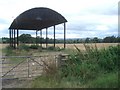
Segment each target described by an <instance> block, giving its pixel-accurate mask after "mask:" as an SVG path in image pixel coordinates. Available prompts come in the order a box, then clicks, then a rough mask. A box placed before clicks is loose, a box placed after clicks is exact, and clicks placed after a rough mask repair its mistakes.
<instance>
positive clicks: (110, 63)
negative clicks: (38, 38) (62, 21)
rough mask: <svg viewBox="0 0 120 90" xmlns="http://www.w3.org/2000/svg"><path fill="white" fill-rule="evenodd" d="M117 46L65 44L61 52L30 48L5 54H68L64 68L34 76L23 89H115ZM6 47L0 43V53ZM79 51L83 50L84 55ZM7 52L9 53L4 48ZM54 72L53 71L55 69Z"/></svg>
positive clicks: (106, 44) (108, 44) (110, 44)
mask: <svg viewBox="0 0 120 90" xmlns="http://www.w3.org/2000/svg"><path fill="white" fill-rule="evenodd" d="M29 45H30V44H29ZM117 45H118V43H96V44H95V43H89V44H87V46H90V47H93V48H94V49H93V48H88V47H87V46H86V45H84V44H66V49H65V50H64V49H61V51H56V50H49V49H48V50H46V49H45V50H43V51H39V50H38V49H36V50H35V49H34V50H33V49H30V50H29V51H27V50H24V49H23V50H19V49H18V50H13V53H12V54H11V53H10V52H9V54H10V55H27V54H29V53H32V55H33V56H34V55H42V54H43V55H46V54H49V55H51V54H55V55H56V54H57V53H60V52H61V53H67V54H69V55H70V57H69V61H68V62H67V63H66V64H67V66H66V67H64V68H63V69H62V68H61V69H60V70H58V71H57V72H55V73H52V74H51V72H46V74H45V75H43V76H40V77H36V78H35V79H34V80H32V81H30V82H29V85H26V83H25V85H26V87H29V88H51V87H52V88H56V87H57V88H59V87H60V88H73V87H74V88H88V87H90V88H91V87H92V88H94V87H95V88H96V87H99V88H103V87H104V88H110V87H111V88H116V87H118V81H117V80H118V74H117V70H118V69H117V61H118V56H119V55H118V52H119V46H117ZM6 46H8V44H0V50H1V51H2V49H3V48H5V47H6ZM45 46H46V45H45V44H43V47H45ZM48 46H53V44H49V45H48ZM63 46H64V45H63V44H56V47H60V48H63ZM109 46H115V47H109ZM103 48H106V49H103ZM98 49H99V50H98ZM82 50H86V51H85V52H86V53H84V51H82ZM3 51H4V50H3ZM7 51H9V50H8V49H7ZM18 51H19V52H18ZM74 51H76V52H74ZM81 51H82V52H81ZM17 53H18V54H17ZM3 55H4V54H3ZM30 55H31V54H30ZM52 66H53V65H52ZM52 66H50V67H52ZM54 69H55V70H57V68H54ZM54 69H53V71H54ZM61 70H62V71H61ZM18 85H19V84H18Z"/></svg>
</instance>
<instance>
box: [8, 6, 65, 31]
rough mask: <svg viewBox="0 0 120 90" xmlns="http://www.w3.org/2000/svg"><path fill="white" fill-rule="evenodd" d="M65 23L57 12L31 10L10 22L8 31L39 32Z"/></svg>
mask: <svg viewBox="0 0 120 90" xmlns="http://www.w3.org/2000/svg"><path fill="white" fill-rule="evenodd" d="M64 22H67V20H66V19H65V18H64V17H63V16H62V15H61V14H59V13H58V12H56V11H54V10H52V9H49V8H44V7H40V8H33V9H29V10H27V11H25V12H23V13H22V14H20V15H19V16H18V17H17V18H16V19H14V21H13V22H12V24H11V26H10V27H9V29H22V30H40V29H43V28H47V27H50V26H53V25H57V24H61V23H64Z"/></svg>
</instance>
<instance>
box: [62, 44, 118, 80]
mask: <svg viewBox="0 0 120 90" xmlns="http://www.w3.org/2000/svg"><path fill="white" fill-rule="evenodd" d="M84 46H85V49H86V51H85V52H83V51H81V50H80V49H78V48H77V47H76V46H75V48H76V50H77V53H75V54H74V53H73V54H71V55H70V57H69V60H68V62H67V66H66V67H64V69H63V70H62V74H63V76H65V77H66V75H67V76H72V77H73V76H74V77H76V78H81V80H82V81H87V80H90V79H94V78H96V76H97V75H98V74H99V73H101V72H113V71H117V69H118V64H117V62H118V52H119V48H120V47H119V46H116V47H109V48H107V49H102V50H98V48H97V47H96V46H95V48H93V47H89V46H87V45H85V44H84Z"/></svg>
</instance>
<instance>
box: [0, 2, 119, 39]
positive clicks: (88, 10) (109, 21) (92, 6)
mask: <svg viewBox="0 0 120 90" xmlns="http://www.w3.org/2000/svg"><path fill="white" fill-rule="evenodd" d="M118 2H119V0H0V38H1V37H8V36H9V33H8V28H9V26H10V25H11V23H12V21H13V20H14V19H15V18H16V17H17V16H18V15H19V14H21V13H22V12H24V11H26V10H28V9H31V8H35V7H47V8H50V9H53V10H55V11H57V12H58V13H60V14H62V15H63V16H64V17H65V18H66V19H67V21H68V22H67V23H66V28H67V35H66V37H67V38H86V37H99V38H104V37H106V36H112V35H114V36H118ZM56 29H57V30H56V38H62V37H63V24H60V25H57V26H56ZM48 30H49V35H48V36H49V38H52V37H53V27H51V28H49V29H48ZM20 32H21V33H28V34H31V35H32V36H35V31H30V32H29V31H25V32H23V31H20ZM43 32H45V30H44V29H43ZM43 36H44V35H43Z"/></svg>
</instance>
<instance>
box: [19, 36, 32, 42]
mask: <svg viewBox="0 0 120 90" xmlns="http://www.w3.org/2000/svg"><path fill="white" fill-rule="evenodd" d="M19 41H20V42H22V43H31V42H32V37H31V35H30V34H22V35H20V36H19Z"/></svg>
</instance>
